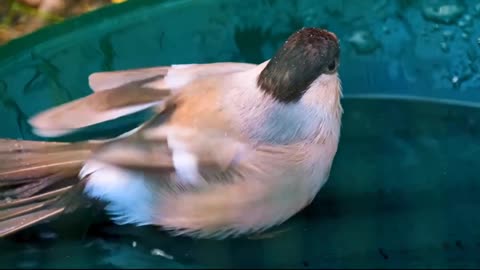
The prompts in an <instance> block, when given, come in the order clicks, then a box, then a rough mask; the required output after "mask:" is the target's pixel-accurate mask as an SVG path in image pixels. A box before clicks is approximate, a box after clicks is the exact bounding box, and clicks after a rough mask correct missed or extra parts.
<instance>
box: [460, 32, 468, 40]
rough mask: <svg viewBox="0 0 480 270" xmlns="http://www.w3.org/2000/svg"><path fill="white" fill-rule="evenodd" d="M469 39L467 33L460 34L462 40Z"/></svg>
mask: <svg viewBox="0 0 480 270" xmlns="http://www.w3.org/2000/svg"><path fill="white" fill-rule="evenodd" d="M469 37H470V36H469V35H468V34H467V33H465V32H463V33H462V38H463V39H468V38H469Z"/></svg>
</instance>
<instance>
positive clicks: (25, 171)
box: [0, 139, 96, 237]
mask: <svg viewBox="0 0 480 270" xmlns="http://www.w3.org/2000/svg"><path fill="white" fill-rule="evenodd" d="M95 145H96V143H93V142H80V143H63V142H40V141H24V140H8V139H7V140H0V237H4V236H6V235H9V234H12V233H14V232H17V231H19V230H22V229H25V228H27V227H30V226H32V225H35V224H37V223H39V222H42V221H45V220H48V219H51V218H53V217H57V216H58V215H60V214H62V213H64V212H68V211H70V210H74V209H76V208H77V207H78V206H79V202H80V201H79V199H80V198H82V196H81V195H82V190H83V189H82V181H80V180H79V178H78V173H79V171H80V169H81V167H82V165H83V163H84V161H85V160H86V159H87V158H88V157H89V155H90V153H91V152H92V150H93V148H94V147H95Z"/></svg>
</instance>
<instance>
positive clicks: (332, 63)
mask: <svg viewBox="0 0 480 270" xmlns="http://www.w3.org/2000/svg"><path fill="white" fill-rule="evenodd" d="M327 68H328V71H330V72H332V71H334V70H335V69H336V68H337V62H336V61H335V60H333V61H332V62H331V63H330V64H329V65H328V67H327Z"/></svg>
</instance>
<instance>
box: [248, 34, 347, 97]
mask: <svg viewBox="0 0 480 270" xmlns="http://www.w3.org/2000/svg"><path fill="white" fill-rule="evenodd" d="M339 58H340V46H339V42H338V39H337V37H336V36H335V34H333V33H331V32H329V31H327V30H323V29H318V28H303V29H301V30H299V31H298V32H295V33H293V34H292V35H291V36H290V37H289V38H288V39H287V41H286V42H285V44H284V45H283V47H282V48H280V49H279V50H278V51H277V53H276V54H275V55H274V56H273V57H272V59H271V60H270V62H269V63H268V64H267V66H266V67H265V69H264V70H263V71H262V72H261V73H260V75H259V77H258V80H257V84H258V86H259V87H260V88H261V89H262V90H263V91H265V92H266V93H268V94H270V95H271V96H272V97H273V98H275V99H276V100H278V101H280V102H284V103H290V102H296V101H298V100H299V99H300V98H301V97H302V96H303V94H304V93H305V92H306V91H307V89H308V88H309V87H310V85H311V84H312V82H313V81H314V80H315V79H317V78H318V77H319V76H320V75H322V74H332V73H335V72H336V71H337V68H338V64H339Z"/></svg>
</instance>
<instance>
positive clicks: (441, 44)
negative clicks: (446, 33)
mask: <svg viewBox="0 0 480 270" xmlns="http://www.w3.org/2000/svg"><path fill="white" fill-rule="evenodd" d="M440 47H441V48H442V51H443V52H448V51H449V47H448V44H447V43H446V42H441V43H440Z"/></svg>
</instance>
